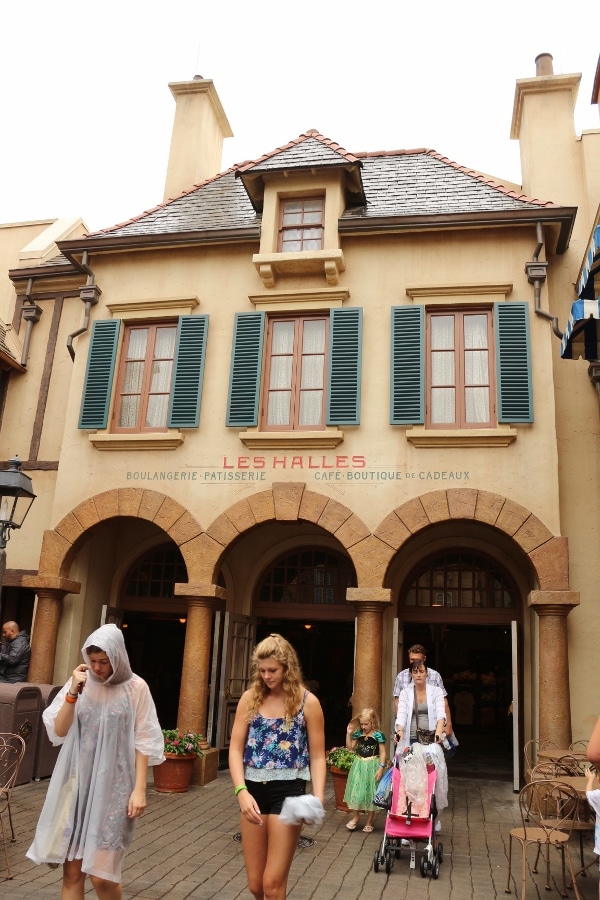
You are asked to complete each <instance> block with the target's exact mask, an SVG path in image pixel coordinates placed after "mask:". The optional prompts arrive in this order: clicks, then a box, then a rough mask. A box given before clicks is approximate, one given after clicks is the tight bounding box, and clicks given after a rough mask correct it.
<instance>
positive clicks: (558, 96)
mask: <svg viewBox="0 0 600 900" xmlns="http://www.w3.org/2000/svg"><path fill="white" fill-rule="evenodd" d="M535 68H536V74H535V77H534V78H523V79H519V80H518V81H517V84H516V87H515V100H514V107H513V117H512V124H511V130H510V136H511V138H513V139H516V140H518V141H519V146H520V152H521V173H522V183H523V191H524V192H525V193H526V194H528V195H529V196H530V197H537V198H538V199H540V200H552V201H554V202H555V203H562V204H564V205H565V206H574V205H578V204H579V203H580V202H581V182H580V160H579V156H578V143H577V140H576V137H577V136H576V132H575V118H574V112H575V101H576V99H577V91H578V89H579V82H580V81H581V75H580V74H578V75H555V74H554V68H553V65H552V56H551V55H550V54H549V53H540V54H539V55H538V56H537V57H536V60H535Z"/></svg>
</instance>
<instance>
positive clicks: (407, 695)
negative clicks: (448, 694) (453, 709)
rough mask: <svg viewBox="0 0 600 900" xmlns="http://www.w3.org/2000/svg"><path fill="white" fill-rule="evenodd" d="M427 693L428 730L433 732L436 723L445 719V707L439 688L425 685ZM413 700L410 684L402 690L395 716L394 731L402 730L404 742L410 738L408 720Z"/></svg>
mask: <svg viewBox="0 0 600 900" xmlns="http://www.w3.org/2000/svg"><path fill="white" fill-rule="evenodd" d="M425 691H426V693H427V715H428V716H429V728H430V730H431V731H435V728H436V726H437V723H438V722H439V720H440V719H445V718H446V707H445V704H444V693H443V691H442V689H441V688H439V687H436V686H435V685H434V684H425ZM414 700H415V686H414V684H412V683H411V684H410V685H409V686H408V687H405V688H403V690H402V691H401V692H400V697H399V698H398V714H397V716H396V731H398V729H399V728H402V729H403V731H402V736H403V738H405V739H406V740H408V739H409V737H410V720H411V718H412V714H413V705H414Z"/></svg>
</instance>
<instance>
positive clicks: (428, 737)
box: [417, 728, 435, 744]
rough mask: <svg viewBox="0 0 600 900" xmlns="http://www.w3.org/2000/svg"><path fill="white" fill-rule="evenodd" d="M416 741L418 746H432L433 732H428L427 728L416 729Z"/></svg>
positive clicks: (433, 740)
mask: <svg viewBox="0 0 600 900" xmlns="http://www.w3.org/2000/svg"><path fill="white" fill-rule="evenodd" d="M417 741H418V742H419V744H433V743H434V742H435V731H429V729H428V728H417Z"/></svg>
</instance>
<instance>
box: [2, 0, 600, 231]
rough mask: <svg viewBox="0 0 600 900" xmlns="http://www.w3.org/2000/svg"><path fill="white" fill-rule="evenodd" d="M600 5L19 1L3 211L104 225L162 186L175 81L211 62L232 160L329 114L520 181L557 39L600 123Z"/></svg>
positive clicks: (11, 49) (355, 141)
mask: <svg viewBox="0 0 600 900" xmlns="http://www.w3.org/2000/svg"><path fill="white" fill-rule="evenodd" d="M209 6H210V9H208V7H209ZM594 8H595V4H594V3H593V2H591V0H570V2H569V3H568V4H566V5H565V4H558V3H552V4H549V3H546V4H543V3H536V2H533V0H504V2H502V3H499V4H497V5H496V4H495V5H494V6H492V5H490V4H485V3H482V2H481V0H465V2H461V0H455V2H454V3H452V2H447V0H428V2H417V3H414V2H411V3H407V2H406V0H395V2H391V0H369V2H365V3H362V4H357V3H355V2H354V3H353V2H342V3H340V2H331V0H303V2H301V3H298V4H290V3H284V2H281V0H280V2H274V0H254V2H246V3H242V2H240V0H229V2H221V3H220V4H216V3H215V2H214V0H213V2H212V3H210V4H208V3H206V2H204V0H195V2H191V0H169V2H161V3H157V2H155V3H152V2H148V0H119V2H116V0H103V2H102V3H99V2H94V3H91V2H88V0H77V2H75V0H53V2H50V0H3V2H0V42H1V52H0V104H1V121H2V141H1V143H0V221H1V222H16V221H26V220H29V219H39V218H56V217H59V216H71V215H73V216H75V215H80V216H82V217H83V219H84V220H85V222H86V224H87V225H88V227H89V228H90V229H91V230H95V229H98V228H102V227H107V226H109V225H112V224H115V223H117V222H120V221H123V220H125V219H128V218H130V217H131V216H133V215H137V214H138V213H140V212H142V211H143V210H145V209H149V208H151V207H152V206H154V205H155V204H156V203H159V202H161V200H162V195H163V188H164V180H165V172H166V165H167V158H168V152H169V142H170V136H171V127H172V123H173V114H174V108H175V101H174V99H173V97H172V95H171V92H170V91H169V89H168V87H167V85H168V82H170V81H186V80H189V79H191V78H192V77H193V76H194V75H195V74H200V75H202V76H203V77H204V78H211V79H212V80H213V81H214V84H215V87H216V89H217V91H218V93H219V96H220V98H221V102H222V104H223V107H224V109H225V112H226V114H227V117H228V119H229V122H230V125H231V128H232V130H233V133H234V135H235V136H234V137H233V138H230V139H228V140H226V141H225V146H224V153H223V168H227V167H228V166H230V165H232V164H233V163H236V162H241V161H243V160H246V159H251V158H255V157H257V156H260V155H261V154H262V153H265V152H268V151H269V150H272V149H274V148H275V147H277V146H279V145H281V144H283V143H286V142H287V141H288V140H290V139H292V138H295V137H297V136H298V135H299V134H301V133H302V132H304V131H306V130H307V129H309V128H317V129H318V130H319V131H320V132H321V133H322V134H324V135H325V136H326V137H329V138H331V139H332V140H335V141H337V142H338V143H339V144H341V145H342V146H343V147H345V148H346V149H347V150H349V151H358V150H396V149H401V148H402V149H409V148H416V147H429V148H433V149H435V150H437V151H438V152H439V153H442V154H443V155H445V156H448V157H449V158H451V159H453V160H455V161H457V162H459V163H461V164H462V165H466V166H469V167H471V168H474V169H478V170H480V171H483V172H486V173H488V174H491V175H493V176H495V177H497V178H498V179H499V180H503V179H506V180H509V181H514V182H517V183H520V180H521V175H520V166H519V155H518V144H517V143H516V142H515V141H511V140H510V138H509V132H510V122H511V116H512V106H513V98H514V87H515V81H516V79H517V78H528V77H532V76H533V75H534V74H535V64H534V60H535V57H536V56H537V55H538V54H539V53H542V52H549V53H551V54H552V55H553V57H554V71H555V73H556V74H560V73H574V72H581V73H582V76H583V77H582V81H581V86H580V90H579V98H578V102H577V107H576V127H577V131H578V133H580V132H581V130H583V129H590V128H598V127H600V119H599V115H598V107H597V106H592V105H591V103H590V97H591V91H592V84H593V77H594V72H595V69H596V63H597V60H598V53H599V51H600V44H599V43H598V40H597V28H596V27H595V24H597V11H596V14H594V13H593V9H594ZM567 15H569V16H570V17H571V19H570V21H566V16H567ZM594 19H595V20H596V21H595V23H594ZM543 199H552V198H543Z"/></svg>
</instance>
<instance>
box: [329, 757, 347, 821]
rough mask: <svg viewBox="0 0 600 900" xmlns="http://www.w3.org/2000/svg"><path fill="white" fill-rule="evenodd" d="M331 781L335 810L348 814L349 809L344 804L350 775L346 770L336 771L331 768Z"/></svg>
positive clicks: (333, 767)
mask: <svg viewBox="0 0 600 900" xmlns="http://www.w3.org/2000/svg"><path fill="white" fill-rule="evenodd" d="M329 771H330V772H331V780H332V781H333V794H334V797H335V808H336V809H339V810H341V811H342V812H348V807H347V805H346V804H345V803H344V793H345V791H346V782H347V781H348V773H347V772H346V771H344V769H336V768H335V766H330V767H329Z"/></svg>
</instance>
